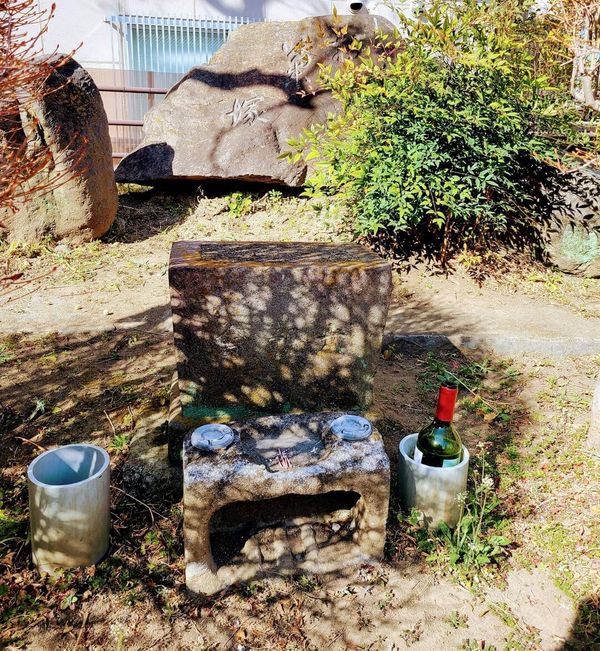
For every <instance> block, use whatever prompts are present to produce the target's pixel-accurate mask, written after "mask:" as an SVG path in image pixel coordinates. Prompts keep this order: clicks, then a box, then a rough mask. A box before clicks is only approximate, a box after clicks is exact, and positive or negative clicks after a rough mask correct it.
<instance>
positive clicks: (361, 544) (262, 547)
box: [183, 413, 390, 595]
mask: <svg viewBox="0 0 600 651" xmlns="http://www.w3.org/2000/svg"><path fill="white" fill-rule="evenodd" d="M339 415H340V414H339V413H321V414H299V415H279V416H269V417H263V418H258V419H255V420H252V421H239V422H232V423H229V425H230V426H231V427H232V429H233V431H234V434H235V442H234V443H233V444H232V445H231V446H230V447H229V448H228V449H227V450H224V451H219V452H216V453H203V452H201V451H199V450H197V449H195V448H194V447H193V446H192V445H191V442H190V438H191V437H190V435H187V436H186V437H185V439H184V453H183V468H184V498H183V499H184V540H185V560H186V584H187V587H188V589H189V590H190V591H191V592H192V593H196V594H204V595H210V594H214V593H216V592H219V591H220V590H223V589H224V588H226V587H228V586H230V585H232V584H234V583H238V582H240V581H249V580H252V579H254V578H257V577H259V576H265V575H268V574H271V573H274V572H276V573H283V574H293V573H295V572H298V571H303V572H309V573H318V574H320V573H327V572H333V571H336V570H341V569H343V568H344V567H346V566H347V565H348V564H352V563H368V562H374V561H377V560H379V559H381V558H382V557H383V549H384V543H385V525H386V520H387V513H388V503H389V491H390V487H389V482H390V464H389V459H388V457H387V455H386V453H385V450H384V446H383V442H382V440H381V436H380V434H379V433H378V432H377V431H376V430H374V432H373V434H372V435H371V436H370V437H369V438H368V439H366V440H363V441H354V442H348V441H342V440H339V439H337V438H336V437H335V436H334V435H333V434H331V432H330V431H329V423H331V421H332V420H333V419H334V418H336V417H337V416H339ZM282 452H283V453H284V456H285V457H287V460H288V461H289V464H287V463H285V464H283V465H282V464H281V462H280V459H281V456H280V455H281V453H282Z"/></svg>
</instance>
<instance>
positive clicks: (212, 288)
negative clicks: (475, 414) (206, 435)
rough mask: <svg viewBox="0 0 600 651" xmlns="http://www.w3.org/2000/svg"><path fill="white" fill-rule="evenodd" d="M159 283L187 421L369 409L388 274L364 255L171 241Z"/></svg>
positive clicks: (361, 251) (355, 249) (302, 246)
mask: <svg viewBox="0 0 600 651" xmlns="http://www.w3.org/2000/svg"><path fill="white" fill-rule="evenodd" d="M169 284H170V287H171V307H172V311H173V330H174V335H175V347H176V354H177V373H178V380H179V392H180V403H181V410H182V412H183V416H184V417H188V421H189V420H190V419H191V420H194V419H198V420H201V419H203V418H205V419H206V420H207V421H210V420H223V419H226V418H227V417H229V418H244V417H248V416H250V415H254V414H256V413H281V412H286V411H289V410H291V409H303V410H307V411H319V410H322V409H327V408H330V409H358V410H361V409H364V408H365V407H367V406H368V405H369V404H370V403H371V399H372V388H373V377H374V375H375V370H376V367H377V363H378V360H379V352H380V348H381V340H382V336H383V328H384V325H385V321H386V316H387V310H388V304H389V296H390V291H391V267H390V265H389V263H388V262H386V261H385V260H383V259H382V258H380V257H379V256H377V255H375V254H374V253H373V252H371V251H369V250H368V249H366V248H364V247H362V246H359V245H356V244H346V245H336V244H317V243H295V242H294V243H292V242H288V243H283V242H277V243H269V242H176V243H175V244H174V245H173V249H172V251H171V260H170V264H169ZM196 422H197V421H196ZM188 424H189V423H188Z"/></svg>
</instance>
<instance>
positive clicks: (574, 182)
mask: <svg viewBox="0 0 600 651" xmlns="http://www.w3.org/2000/svg"><path fill="white" fill-rule="evenodd" d="M548 239H549V241H548V245H547V249H546V251H547V254H548V259H547V262H548V263H549V264H551V265H554V266H556V267H558V269H560V270H561V271H563V272H564V273H568V274H574V275H577V276H584V277H587V278H598V277H600V172H599V171H598V170H595V169H593V168H586V169H584V170H581V171H579V172H575V173H572V174H570V175H568V177H566V178H565V179H564V189H563V190H562V191H560V192H558V193H557V198H556V202H555V209H554V212H553V214H552V223H551V225H550V228H549V231H548Z"/></svg>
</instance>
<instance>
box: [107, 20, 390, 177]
mask: <svg viewBox="0 0 600 651" xmlns="http://www.w3.org/2000/svg"><path fill="white" fill-rule="evenodd" d="M337 20H338V24H337V26H336V23H335V20H334V18H333V17H332V16H320V17H315V18H306V19H304V20H301V21H297V22H296V21H294V22H273V23H254V24H251V25H246V26H244V27H241V28H239V29H237V30H236V31H235V32H234V33H233V34H232V35H231V37H230V39H229V41H228V42H227V43H226V44H225V45H224V46H223V47H222V48H221V49H220V50H219V51H218V52H217V53H216V54H215V55H214V57H213V58H212V59H211V61H210V64H209V65H205V66H201V67H198V68H193V69H192V70H191V71H190V72H189V73H188V74H187V75H186V76H185V77H184V78H183V79H182V80H181V81H180V82H179V83H178V84H177V85H176V86H174V87H173V88H172V89H171V90H170V91H169V94H168V95H167V97H166V98H165V100H164V102H163V103H162V104H160V105H158V106H157V107H156V108H154V109H152V110H150V111H149V112H148V114H147V115H146V117H145V120H144V141H143V143H142V144H141V145H140V147H138V149H136V150H135V151H134V152H132V153H131V154H129V156H127V157H126V158H124V159H123V160H122V161H121V163H120V164H119V166H118V168H117V170H116V176H117V180H118V181H122V182H138V183H142V182H143V183H148V182H152V181H158V180H160V179H169V178H185V179H198V180H202V179H237V180H243V181H258V182H267V183H276V184H283V185H288V186H294V187H297V186H301V185H302V183H303V181H304V179H305V176H306V171H307V170H306V164H305V163H304V162H303V161H299V162H297V163H294V164H292V163H290V162H288V161H287V160H284V159H282V158H280V155H281V153H282V152H284V151H287V150H289V146H288V144H287V141H288V140H289V139H290V138H295V137H297V136H298V135H299V134H300V132H301V131H302V129H304V128H306V127H308V126H309V125H311V124H315V123H321V122H324V121H325V119H326V117H327V114H328V113H329V112H333V111H336V110H337V108H338V106H337V103H335V102H334V100H333V99H332V97H331V95H330V94H329V93H326V92H316V93H313V91H314V89H316V88H317V87H318V80H317V77H318V74H319V67H318V66H319V64H332V65H334V66H335V65H337V64H338V63H339V61H340V60H341V57H340V50H339V47H338V46H340V45H342V44H344V43H350V42H351V41H352V39H353V38H354V37H356V38H357V39H359V40H361V41H363V42H365V43H368V42H371V41H372V39H373V37H374V36H375V33H376V32H377V30H384V31H392V30H393V27H392V25H391V23H389V22H388V21H387V20H385V19H384V18H381V17H378V16H368V15H359V16H342V17H339V18H338V19H337ZM346 27H347V32H345V30H346ZM334 30H337V31H338V32H340V31H344V32H345V33H344V34H342V35H336V33H335V31H334Z"/></svg>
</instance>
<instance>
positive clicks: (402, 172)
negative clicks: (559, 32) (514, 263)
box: [290, 0, 582, 263]
mask: <svg viewBox="0 0 600 651" xmlns="http://www.w3.org/2000/svg"><path fill="white" fill-rule="evenodd" d="M529 5H531V2H526V1H523V0H489V2H487V3H486V2H478V1H477V0H455V1H451V0H433V2H431V3H429V9H428V10H426V11H425V12H424V14H423V15H422V17H421V19H420V20H415V21H411V20H407V19H403V25H402V30H401V33H402V34H403V35H402V37H401V36H400V35H399V34H400V32H399V33H398V34H397V35H396V36H394V37H391V36H389V35H382V36H380V42H379V43H378V47H376V48H373V49H372V50H370V49H368V48H366V47H362V46H361V45H360V44H358V43H356V42H353V43H351V44H350V45H349V46H346V48H345V49H346V54H347V55H348V56H347V58H346V60H345V61H344V62H343V64H342V65H341V66H340V67H339V68H338V69H337V70H336V71H335V72H333V71H332V68H331V67H325V66H323V67H322V83H323V84H324V86H325V87H326V88H328V89H330V90H331V91H332V92H333V95H334V96H335V97H336V98H337V99H338V100H339V101H340V102H341V105H342V109H343V110H342V112H341V114H340V115H339V116H334V115H330V116H329V118H328V120H327V123H326V124H324V125H317V126H313V127H312V128H310V129H307V130H305V131H304V132H303V134H302V135H301V137H300V138H299V139H297V140H292V141H290V146H291V147H292V149H293V152H292V153H291V154H290V156H291V157H293V158H296V159H297V158H298V157H299V156H304V158H305V159H306V160H312V161H316V163H315V171H314V174H313V175H312V177H311V178H309V180H308V183H307V190H306V191H307V193H308V194H311V195H314V194H320V193H327V194H337V195H338V196H339V197H341V198H342V199H343V200H344V201H345V203H347V205H348V207H349V209H350V213H351V216H352V219H353V226H354V229H355V231H356V234H357V235H362V236H367V237H369V238H370V239H372V240H373V241H375V242H376V243H377V244H378V245H379V246H382V247H384V248H385V247H388V248H392V249H395V248H398V246H399V247H400V249H403V248H404V252H405V253H413V252H421V253H425V254H427V255H431V256H433V257H435V258H437V259H438V260H439V261H441V262H442V263H445V262H446V261H447V260H448V259H449V257H450V255H451V254H452V253H453V252H455V251H457V250H458V249H459V248H460V249H463V250H465V247H466V248H468V249H482V248H483V249H488V248H490V247H493V246H494V245H493V243H492V240H494V239H497V238H502V237H504V238H506V239H509V240H510V239H512V240H513V242H514V241H516V238H517V237H519V238H520V237H522V236H523V233H524V232H527V231H528V229H533V232H535V229H536V224H538V223H539V221H540V219H542V217H543V213H544V210H545V209H546V207H545V205H546V204H545V203H544V201H543V200H541V199H540V196H541V195H540V193H539V192H538V190H539V187H540V185H541V183H542V182H544V183H546V184H548V177H549V176H551V175H552V170H555V169H556V168H558V167H560V165H561V156H562V154H563V152H564V151H565V150H566V148H567V147H568V145H569V144H570V143H574V142H579V141H581V139H582V137H581V136H580V135H578V134H577V132H576V130H575V129H574V127H573V124H574V120H575V119H576V118H577V117H578V116H577V113H576V112H575V110H574V108H573V105H572V103H571V102H570V100H569V98H568V94H567V93H566V90H565V91H564V92H563V91H562V90H559V89H557V88H555V87H553V86H552V85H551V83H550V81H549V80H548V78H547V77H545V76H543V75H540V74H539V73H538V72H536V71H537V70H539V68H540V65H539V60H538V59H539V52H541V51H542V50H543V51H544V52H546V51H547V48H545V49H544V48H541V47H537V46H536V43H535V42H534V43H532V41H536V39H538V41H539V38H541V34H543V30H541V29H540V27H539V21H538V19H536V18H535V17H534V15H533V14H531V13H530V12H528V6H529ZM536 21H538V22H536ZM537 45H539V42H538V43H537ZM536 57H537V58H536ZM548 185H549V184H548Z"/></svg>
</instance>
